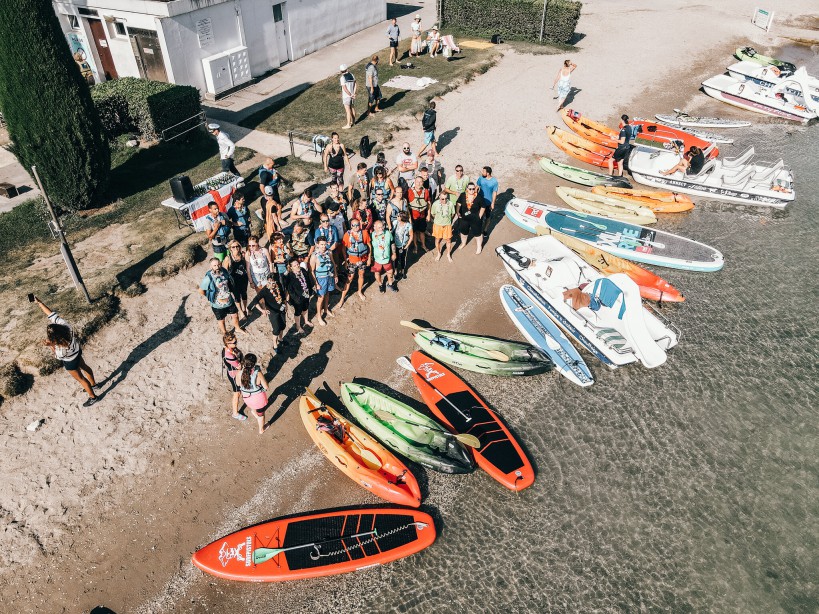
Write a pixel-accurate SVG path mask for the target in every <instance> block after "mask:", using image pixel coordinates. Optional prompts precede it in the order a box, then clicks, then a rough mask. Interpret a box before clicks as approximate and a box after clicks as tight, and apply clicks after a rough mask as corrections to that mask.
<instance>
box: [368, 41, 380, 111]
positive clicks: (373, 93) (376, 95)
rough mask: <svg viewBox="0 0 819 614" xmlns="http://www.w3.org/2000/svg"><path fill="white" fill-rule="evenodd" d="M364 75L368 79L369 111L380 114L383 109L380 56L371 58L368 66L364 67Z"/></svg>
mask: <svg viewBox="0 0 819 614" xmlns="http://www.w3.org/2000/svg"><path fill="white" fill-rule="evenodd" d="M364 74H365V75H366V77H367V93H368V94H369V99H368V101H367V105H368V110H369V112H370V113H378V112H379V111H380V110H381V109H380V108H379V105H380V104H381V99H382V98H383V96H381V88H380V87H379V86H378V56H377V55H374V56H373V57H371V58H370V61H369V63H368V64H367V66H365V67H364Z"/></svg>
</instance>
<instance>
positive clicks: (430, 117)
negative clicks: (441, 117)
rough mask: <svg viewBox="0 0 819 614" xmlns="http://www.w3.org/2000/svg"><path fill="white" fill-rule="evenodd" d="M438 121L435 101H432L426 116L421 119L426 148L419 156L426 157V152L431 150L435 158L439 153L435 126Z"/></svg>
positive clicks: (425, 112)
mask: <svg viewBox="0 0 819 614" xmlns="http://www.w3.org/2000/svg"><path fill="white" fill-rule="evenodd" d="M437 121H438V113H437V111H436V110H435V101H434V100H430V101H429V106H427V110H426V111H424V116H423V117H422V118H421V129H422V130H423V131H424V146H423V147H422V148H421V151H419V152H418V156H419V157H420V156H422V155H424V152H425V151H426V150H427V148H429V150H430V151H432V154H433V156H434V155H436V154H437V153H438V150H436V149H435V124H436V122H437Z"/></svg>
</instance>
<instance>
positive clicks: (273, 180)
mask: <svg viewBox="0 0 819 614" xmlns="http://www.w3.org/2000/svg"><path fill="white" fill-rule="evenodd" d="M279 181H280V178H279V173H278V172H277V171H276V162H275V161H274V160H273V158H267V159H266V160H265V161H264V163H263V164H262V165H261V166H260V167H259V190H261V192H262V195H265V191H264V189H265V188H266V187H267V186H270V187H271V188H273V198H275V199H276V202H277V203H281V202H282V199H281V197H280V196H279Z"/></svg>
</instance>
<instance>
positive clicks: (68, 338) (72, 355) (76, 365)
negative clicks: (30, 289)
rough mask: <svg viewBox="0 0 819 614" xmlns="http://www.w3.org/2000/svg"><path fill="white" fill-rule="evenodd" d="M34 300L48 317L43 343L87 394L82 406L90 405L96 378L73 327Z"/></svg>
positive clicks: (93, 395) (36, 299) (93, 397)
mask: <svg viewBox="0 0 819 614" xmlns="http://www.w3.org/2000/svg"><path fill="white" fill-rule="evenodd" d="M34 302H35V303H37V306H38V307H39V308H40V310H41V311H42V312H43V313H44V314H45V316H46V317H47V318H48V326H46V338H45V342H44V343H45V345H47V346H48V347H49V348H51V351H52V352H54V356H55V357H56V358H57V360H59V361H60V362H62V363H63V368H64V369H65V370H66V371H68V373H69V374H70V375H71V377H73V378H74V379H75V380H77V381H78V382H79V383H80V386H82V389H83V390H85V393H86V394H87V395H88V399H86V400H85V402H84V403H83V404H82V406H83V407H91V406H92V405H93V404H94V403H96V402H97V394H96V393H95V392H94V388H96V387H97V380H96V379H95V378H94V372H93V371H92V370H91V367H89V366H88V364H86V362H85V358H84V357H83V355H82V346H81V345H80V340H79V339H77V336H76V335H75V334H74V329H73V328H71V326H70V325H69V324H68V322H66V321H65V320H63V319H62V318H61V317H60V314H58V313H57V312H56V311H54V310H53V309H49V308H48V307H47V306H46V305H45V303H43V302H42V301H41V300H40V299H38V298H37V297H36V296H35V297H34Z"/></svg>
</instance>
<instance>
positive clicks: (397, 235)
mask: <svg viewBox="0 0 819 614" xmlns="http://www.w3.org/2000/svg"><path fill="white" fill-rule="evenodd" d="M412 236H413V233H412V224H410V221H409V214H408V213H407V212H406V211H401V213H399V214H398V219H397V220H396V222H395V224H394V225H393V227H392V238H393V242H394V243H395V281H398V280H400V279H406V278H407V252H408V251H409V246H410V243H412Z"/></svg>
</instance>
